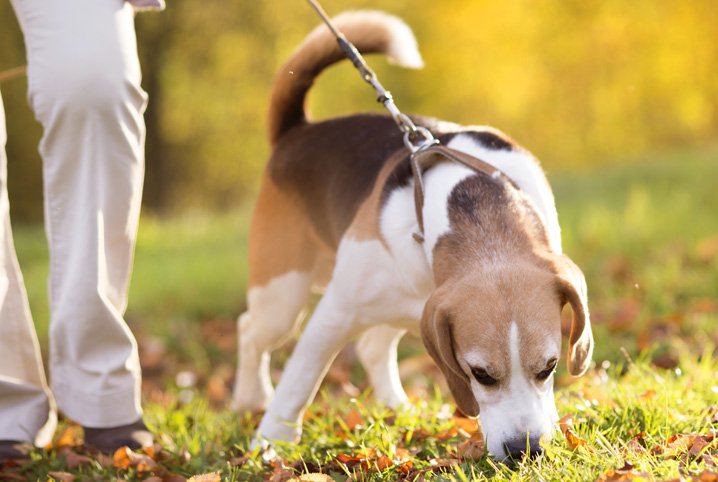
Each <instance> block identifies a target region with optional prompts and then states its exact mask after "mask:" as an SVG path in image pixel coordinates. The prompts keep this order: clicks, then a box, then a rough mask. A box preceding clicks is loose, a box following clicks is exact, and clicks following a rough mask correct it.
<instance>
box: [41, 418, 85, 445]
mask: <svg viewBox="0 0 718 482" xmlns="http://www.w3.org/2000/svg"><path fill="white" fill-rule="evenodd" d="M81 431H82V428H81V427H80V426H79V425H77V424H75V423H71V424H70V425H68V426H67V427H65V430H63V431H62V432H61V433H60V435H59V436H58V437H57V438H55V440H54V441H53V442H51V443H50V445H48V446H47V447H46V448H56V449H59V448H62V447H77V446H78V445H82V444H83V443H84V440H83V438H82V435H80V432H81Z"/></svg>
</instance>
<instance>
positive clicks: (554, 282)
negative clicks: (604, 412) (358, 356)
mask: <svg viewBox="0 0 718 482" xmlns="http://www.w3.org/2000/svg"><path fill="white" fill-rule="evenodd" d="M565 304H569V305H570V306H571V309H572V310H573V322H572V326H571V333H570V336H569V340H568V356H567V358H568V360H567V361H568V370H569V372H570V373H571V374H572V375H575V376H579V375H582V374H583V373H584V372H585V371H586V369H587V368H588V365H589V363H590V360H591V354H592V351H593V335H592V333H591V325H590V321H589V314H588V306H587V301H586V282H585V279H584V277H583V273H582V272H581V270H580V269H579V268H578V267H577V266H576V265H575V264H574V263H573V262H571V261H570V260H569V259H568V258H566V257H565V256H557V257H555V258H554V259H552V260H550V261H547V262H545V263H542V264H534V263H520V262H513V263H499V264H497V265H495V266H493V267H491V268H482V269H477V270H476V271H474V272H471V273H467V274H466V275H464V276H462V277H460V278H459V279H455V280H453V281H447V282H445V283H442V284H441V285H440V286H439V287H438V288H437V289H436V290H435V291H434V293H433V294H432V296H431V297H430V299H429V301H428V302H427V304H426V306H425V308H424V314H423V319H422V323H421V333H422V338H423V340H424V344H425V345H426V347H427V350H428V351H429V353H430V354H431V356H432V357H433V359H434V360H435V361H436V363H437V364H438V365H439V367H440V368H441V370H442V372H443V373H444V375H445V377H446V379H447V382H448V385H449V388H450V389H451V392H452V394H453V396H454V399H455V400H456V404H457V405H458V407H459V409H460V410H461V411H462V412H464V414H466V415H468V416H477V415H478V416H479V417H480V420H481V424H482V427H483V430H484V436H485V437H486V442H487V446H488V448H489V451H490V453H491V454H493V455H494V456H495V457H497V458H501V459H503V458H506V457H509V456H513V457H517V456H520V454H521V453H526V452H530V453H532V454H536V453H539V452H541V447H540V445H539V439H540V438H541V437H544V436H545V437H550V436H551V435H552V434H553V431H554V429H553V427H554V423H555V422H556V420H557V419H558V415H557V412H556V405H555V402H554V397H553V373H554V370H555V368H556V364H557V362H558V360H559V357H560V352H561V322H560V316H561V310H562V308H563V306H564V305H565ZM527 449H529V450H527Z"/></svg>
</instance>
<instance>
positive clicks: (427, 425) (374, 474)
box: [0, 148, 718, 482]
mask: <svg viewBox="0 0 718 482" xmlns="http://www.w3.org/2000/svg"><path fill="white" fill-rule="evenodd" d="M715 158H716V149H715V148H713V149H706V150H701V151H693V152H688V151H686V152H673V153H670V152H669V153H665V154H662V155H656V156H652V157H651V159H650V161H642V162H628V163H627V164H626V165H624V166H615V167H611V168H602V169H600V170H590V171H588V172H584V173H575V172H574V173H561V174H558V173H551V174H552V175H551V176H550V177H551V178H552V183H553V185H554V187H555V192H556V197H557V201H558V206H559V212H560V214H561V217H562V222H563V229H564V232H563V236H564V239H565V249H566V251H567V252H569V253H570V254H571V256H572V257H573V258H575V259H576V260H577V261H578V263H579V264H580V265H581V266H582V267H583V268H584V270H585V272H586V275H587V279H588V282H589V292H590V306H591V311H592V315H593V316H592V318H593V323H594V330H595V335H596V340H597V346H596V353H595V357H594V358H595V360H596V365H595V367H594V368H593V369H592V371H591V373H590V375H589V376H588V377H586V378H581V379H578V380H575V379H572V378H571V377H568V376H567V375H565V373H563V372H559V376H558V378H557V390H556V396H557V404H558V408H559V413H561V414H562V415H567V416H569V417H570V420H572V422H570V424H569V421H568V420H569V419H564V426H563V432H564V433H563V434H562V433H557V435H556V437H555V438H554V440H553V441H551V442H550V443H549V444H548V446H547V449H546V453H545V454H544V455H543V456H542V457H540V458H539V459H537V460H535V461H530V462H528V461H525V462H523V463H521V464H519V465H518V466H515V467H511V466H508V465H504V464H501V463H497V462H495V461H492V460H491V459H487V458H481V457H479V459H478V460H465V458H464V457H462V455H463V456H466V455H479V454H480V453H481V452H480V448H481V447H480V445H479V446H478V447H477V446H475V445H467V444H475V442H476V439H475V438H474V439H472V438H471V435H472V433H471V432H472V430H473V429H472V428H471V426H468V427H467V425H466V422H464V421H461V420H457V419H455V418H453V417H452V409H451V408H449V407H447V406H446V400H447V398H445V396H444V395H441V393H442V392H441V384H442V381H441V377H440V375H439V374H438V371H437V369H436V367H435V366H434V365H433V363H432V362H431V360H430V359H429V358H428V357H427V356H426V354H425V353H424V351H423V350H422V349H421V347H420V344H419V342H418V341H417V340H412V339H409V340H407V341H406V342H403V343H402V346H401V347H400V351H401V356H400V358H401V363H400V371H401V373H402V376H403V379H404V381H405V384H406V386H407V389H408V392H409V394H410V396H411V397H412V399H413V400H414V404H413V406H412V407H411V408H410V409H407V410H405V411H402V412H399V413H392V412H390V411H388V410H386V409H383V408H382V407H379V406H376V405H374V404H373V403H372V402H371V399H370V398H368V397H367V396H366V394H364V393H363V392H362V390H364V389H365V387H366V381H365V379H364V374H363V373H361V371H358V369H357V368H356V367H355V365H356V364H355V362H356V360H355V355H353V353H352V351H351V348H349V349H347V350H345V351H344V352H343V353H342V354H340V356H339V358H338V360H337V362H335V364H334V366H333V368H332V370H330V372H329V374H328V376H327V382H326V383H325V386H324V388H323V390H322V392H321V395H320V397H319V399H318V400H317V401H315V403H314V404H313V405H312V407H311V410H310V413H309V415H308V417H307V420H306V421H305V437H304V439H303V441H302V443H301V444H300V445H298V446H293V445H286V446H280V447H278V449H277V450H278V453H279V454H280V456H281V459H282V461H281V463H280V462H274V463H270V462H267V461H265V460H264V459H263V458H262V457H261V456H260V455H259V454H256V453H254V452H252V451H248V450H247V448H248V444H249V440H250V437H251V436H252V430H253V428H254V426H255V425H256V422H257V419H256V417H239V416H237V415H235V414H233V413H231V412H229V411H226V410H224V406H225V404H226V402H227V399H228V397H229V388H230V386H231V384H232V379H233V368H234V363H235V350H236V337H235V333H236V332H235V326H234V320H233V318H234V315H235V314H236V313H238V312H239V311H240V310H241V307H242V301H241V300H240V299H239V297H240V296H241V291H242V290H243V286H244V276H245V275H246V269H245V267H244V265H243V264H242V261H240V259H243V253H244V250H245V245H244V243H245V242H246V227H247V212H246V211H245V212H243V213H239V214H234V215H227V216H215V217H209V218H205V217H202V216H200V215H189V216H187V217H185V218H178V219H173V220H157V219H155V218H151V217H150V218H147V217H145V218H144V219H143V220H142V225H141V227H140V239H139V243H138V250H137V255H136V270H135V276H134V280H133V291H132V295H133V296H134V298H132V299H131V304H130V310H129V319H130V320H131V322H132V326H133V331H135V333H136V334H137V335H138V338H139V341H140V343H139V346H140V357H141V362H142V365H143V371H144V388H143V391H144V399H145V406H146V407H147V409H148V421H149V422H150V424H151V425H152V427H153V428H154V429H156V430H157V431H158V433H159V434H160V437H159V442H160V444H161V450H156V451H155V452H153V455H152V456H150V455H148V454H146V453H145V454H144V455H143V454H142V453H138V454H136V455H135V456H129V455H127V454H125V455H126V456H127V460H130V462H128V465H127V468H118V467H117V466H115V465H114V462H113V461H112V460H110V459H108V458H102V457H97V456H96V455H95V454H92V453H90V452H88V451H87V450H86V449H85V448H83V447H82V445H81V443H82V439H81V434H80V433H79V432H78V431H77V430H76V429H75V431H74V436H68V437H66V438H67V439H69V442H68V443H69V447H67V446H65V447H64V448H63V447H62V446H57V445H56V446H54V448H52V449H51V450H49V451H46V452H43V451H35V452H33V453H32V462H31V463H29V464H27V465H23V466H21V467H10V469H11V470H12V471H11V472H9V473H12V474H22V475H20V477H29V478H30V479H31V480H32V479H34V478H37V477H41V478H43V479H44V478H45V476H46V475H47V474H48V473H49V472H53V473H55V475H58V473H59V474H60V475H61V476H65V477H69V476H67V475H66V474H67V473H70V474H73V475H72V477H73V478H74V477H75V476H77V477H78V480H89V479H90V478H92V477H96V478H99V479H109V478H112V477H122V478H124V479H126V480H143V479H148V478H150V477H159V478H161V479H164V480H170V478H169V477H170V476H171V475H175V476H177V477H183V478H188V477H190V476H192V475H196V474H206V473H213V472H219V473H220V476H221V477H222V478H224V479H225V480H263V479H265V478H271V477H276V478H275V479H273V480H275V481H276V480H286V479H287V478H288V477H289V476H290V475H296V474H298V473H299V472H316V471H318V470H324V471H333V472H332V475H333V476H334V477H335V479H337V480H345V479H346V478H347V475H348V474H352V473H353V472H357V471H361V472H362V473H364V474H365V475H366V477H365V478H363V479H362V478H359V477H357V478H356V479H358V480H397V479H398V478H400V477H405V476H406V477H405V478H406V479H407V480H422V479H421V478H422V477H423V480H457V481H458V480H474V479H477V480H482V479H485V478H493V479H495V480H538V479H540V480H596V479H597V478H599V477H602V479H601V480H607V481H608V480H631V479H632V478H633V479H636V480H640V477H643V479H644V480H670V479H674V478H678V477H679V476H682V477H683V479H682V480H690V479H691V478H692V477H699V476H701V474H702V476H703V479H696V480H714V479H711V478H710V477H714V475H711V474H714V473H715V472H716V469H715V466H714V465H712V464H714V463H715V462H716V460H715V459H716V455H717V454H716V446H715V444H716V442H715V431H716V430H717V429H718V423H717V420H718V419H716V415H715V414H716V407H715V404H716V400H718V395H717V393H718V387H717V386H716V380H718V358H716V355H715V352H714V351H711V347H715V346H716V345H718V302H716V299H718V298H717V297H718V292H716V287H718V279H717V276H718V265H717V264H716V263H718V237H717V235H718V218H716V217H715V216H714V213H715V212H716V211H717V210H718V197H717V196H715V194H714V191H713V190H714V188H713V180H714V179H716V176H717V175H718V172H717V171H718V164H716V163H715V162H714V159H715ZM42 236H43V235H42V232H41V230H40V229H39V228H33V229H30V228H26V227H23V228H20V229H19V230H18V232H17V233H16V238H17V240H18V248H19V252H20V260H21V263H22V266H23V269H24V271H25V274H26V279H27V280H28V283H29V287H30V289H31V292H30V295H31V301H32V305H33V311H34V312H35V314H36V315H37V313H38V306H42V303H44V298H45V281H44V276H45V274H44V273H45V272H44V270H45V268H43V266H44V265H45V264H46V262H47V261H46V257H45V254H44V248H43V241H42ZM228 260H229V261H228ZM636 285H638V288H636ZM42 338H44V336H43V332H42V331H41V339H42ZM286 353H287V352H286V351H281V352H279V353H278V355H279V356H278V357H276V358H278V360H279V361H280V362H281V361H282V360H283V359H284V358H286ZM279 366H280V365H279V364H276V365H275V368H274V371H273V375H274V376H275V379H276V377H277V376H278V375H279V371H278V368H279ZM457 424H458V425H459V427H458V428H457V427H456V425H457ZM70 427H71V426H70ZM64 433H65V432H63V431H60V432H58V437H57V439H56V444H58V442H57V441H58V440H61V439H62V436H63V434H64ZM72 434H73V432H72V431H71V432H70V435H72ZM711 437H712V438H711ZM60 445H62V444H60ZM468 449H472V451H473V452H469V451H468ZM121 455H122V454H121ZM144 457H149V458H150V459H152V463H150V462H148V461H147V459H146V458H144ZM153 457H154V458H153ZM469 458H471V457H469ZM121 460H122V461H124V460H125V459H124V458H123V459H121ZM132 461H135V462H132ZM432 461H433V462H432ZM118 463H119V462H118ZM122 463H123V464H124V463H125V462H122ZM141 463H144V464H145V466H142V467H143V470H139V469H140V464H141ZM133 464H134V465H133ZM148 464H149V465H148ZM152 464H155V465H152ZM342 467H345V468H342ZM145 468H148V469H150V470H144V469H145ZM404 471H405V472H404ZM63 473H64V474H65V475H63ZM60 475H58V477H60ZM3 476H4V474H3ZM409 476H411V477H409ZM282 477H284V479H283V478H282ZM412 477H413V478H412ZM621 477H623V478H622V479H621ZM0 478H1V477H0ZM56 480H60V479H59V478H56ZM70 480H72V479H70ZM150 480H154V481H155V482H156V481H157V480H158V479H150ZM174 480H177V481H178V480H182V479H179V478H176V479H174Z"/></svg>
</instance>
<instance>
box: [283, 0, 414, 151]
mask: <svg viewBox="0 0 718 482" xmlns="http://www.w3.org/2000/svg"><path fill="white" fill-rule="evenodd" d="M333 23H334V25H336V27H337V28H338V30H339V31H341V32H342V33H344V35H345V36H346V37H347V39H349V41H350V42H352V43H353V44H354V45H355V46H356V48H357V50H359V52H361V53H382V54H385V55H387V56H388V57H389V60H390V61H392V62H393V63H396V64H398V65H401V66H403V67H410V68H420V67H422V66H423V62H422V59H421V54H419V50H418V47H417V45H416V39H415V38H414V34H413V33H412V31H411V29H410V28H409V27H408V26H407V25H406V24H405V23H404V22H403V21H402V20H400V19H399V18H397V17H394V16H392V15H388V14H386V13H383V12H377V11H358V12H345V13H342V14H341V15H339V16H337V17H335V18H334V19H333ZM343 58H344V54H343V53H342V51H341V50H340V49H339V46H338V45H337V42H336V39H335V38H334V36H333V35H332V34H331V32H330V31H329V29H328V28H327V27H326V26H325V25H321V26H319V27H317V28H316V29H314V31H312V32H311V33H310V34H309V35H308V36H307V38H306V39H305V40H304V42H303V43H302V44H301V45H300V46H299V48H298V49H297V50H296V51H295V52H294V54H293V55H292V57H291V58H290V59H289V60H288V61H287V62H286V63H285V64H284V66H282V68H281V69H280V70H279V74H278V75H277V78H276V80H275V82H274V89H273V90H272V99H271V101H270V106H269V140H270V142H271V143H272V145H274V144H275V143H276V142H277V139H279V137H280V136H281V135H282V134H284V133H285V132H286V131H288V130H289V129H291V128H292V127H294V126H296V125H297V124H301V123H304V122H307V115H306V112H305V110H304V100H305V98H306V96H307V91H309V89H310V87H311V86H312V84H313V83H314V79H315V78H316V77H317V76H318V75H319V74H320V73H321V71H322V70H324V69H325V68H327V67H329V66H330V65H332V64H334V63H336V62H338V61H340V60H342V59H343ZM357 80H359V79H358V78H357Z"/></svg>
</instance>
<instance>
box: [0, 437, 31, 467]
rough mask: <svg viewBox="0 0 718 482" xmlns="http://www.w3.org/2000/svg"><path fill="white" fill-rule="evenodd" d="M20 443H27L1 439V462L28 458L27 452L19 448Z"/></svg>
mask: <svg viewBox="0 0 718 482" xmlns="http://www.w3.org/2000/svg"><path fill="white" fill-rule="evenodd" d="M19 445H27V444H26V443H25V442H19V441H17V440H0V464H2V463H3V462H5V461H7V460H23V459H27V454H26V453H25V452H23V451H21V450H19V449H18V446H19Z"/></svg>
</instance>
